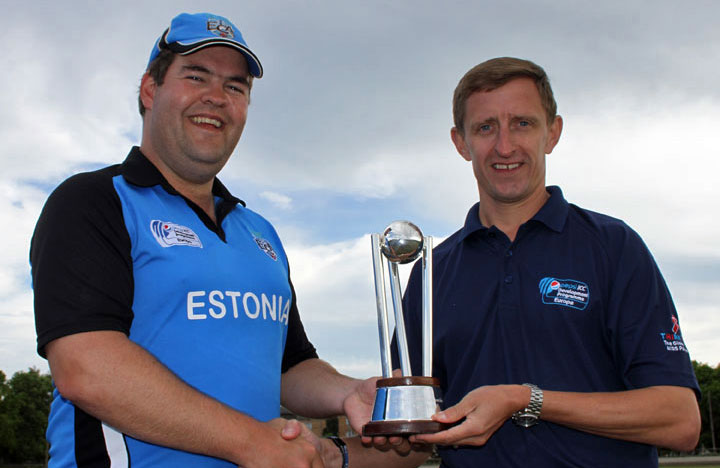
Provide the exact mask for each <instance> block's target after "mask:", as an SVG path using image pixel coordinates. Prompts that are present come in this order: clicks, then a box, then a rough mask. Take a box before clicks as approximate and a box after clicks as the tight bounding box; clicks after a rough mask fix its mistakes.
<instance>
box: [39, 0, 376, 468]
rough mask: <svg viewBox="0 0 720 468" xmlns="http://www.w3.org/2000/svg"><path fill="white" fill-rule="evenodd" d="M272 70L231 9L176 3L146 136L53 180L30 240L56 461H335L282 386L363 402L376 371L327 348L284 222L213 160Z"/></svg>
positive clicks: (295, 395) (317, 411)
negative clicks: (239, 190)
mask: <svg viewBox="0 0 720 468" xmlns="http://www.w3.org/2000/svg"><path fill="white" fill-rule="evenodd" d="M262 74H263V70H262V66H261V64H260V61H259V60H258V58H257V56H256V55H255V54H254V53H253V52H252V51H251V50H250V48H249V47H248V46H247V43H246V42H245V40H244V39H243V37H242V35H241V33H240V30H239V29H238V28H237V27H236V26H235V25H233V24H232V23H231V22H230V21H229V20H228V19H227V18H224V17H221V16H218V15H213V14H209V13H199V14H192V15H191V14H181V15H179V16H177V17H176V18H174V19H173V20H172V22H171V25H170V27H169V28H168V29H167V30H165V32H164V33H163V34H162V35H161V37H160V38H159V39H158V40H157V42H156V43H155V45H154V46H153V48H152V52H151V54H150V61H149V63H148V67H147V70H146V72H145V73H144V75H143V77H142V81H141V84H140V92H139V107H140V113H141V115H142V117H143V133H142V141H141V144H140V147H134V148H132V150H131V151H130V154H129V155H128V156H127V158H126V159H125V161H124V162H123V163H121V164H117V165H114V166H110V167H107V168H104V169H101V170H99V171H95V172H91V173H83V174H77V175H75V176H73V177H71V178H70V179H68V180H66V181H65V182H63V183H62V184H61V185H60V186H59V187H58V188H57V189H56V190H55V191H54V192H53V193H52V194H51V195H50V197H49V199H48V201H47V203H46V205H45V207H44V209H43V212H42V214H41V216H40V219H39V221H38V224H37V227H36V230H35V233H34V236H33V240H32V246H31V253H30V257H31V263H32V277H33V288H34V295H35V316H36V327H37V333H38V352H39V353H40V354H41V355H42V356H45V357H47V359H48V362H49V364H50V370H51V372H52V377H53V381H54V384H55V387H56V389H55V392H54V400H53V403H52V408H51V412H50V418H49V424H48V431H47V437H48V441H49V443H50V461H49V466H50V467H108V466H113V467H122V466H126V467H129V466H131V465H132V466H133V467H135V468H141V467H190V466H192V467H218V468H220V467H230V466H236V465H241V466H244V467H247V468H253V467H278V468H288V467H313V468H321V467H323V466H324V462H326V463H327V465H325V466H337V467H340V466H342V465H343V454H344V452H343V451H341V450H338V447H336V443H335V442H332V441H329V440H327V439H324V440H322V441H319V440H316V439H312V438H310V435H309V434H308V432H307V430H306V429H304V426H303V427H301V426H300V425H299V424H297V423H295V424H293V423H292V422H291V423H286V422H284V420H281V419H279V416H280V404H281V403H282V404H284V405H285V406H286V407H287V408H289V409H290V410H292V411H294V412H296V413H298V414H303V415H306V416H311V417H328V416H331V415H338V414H343V413H345V414H347V415H348V417H349V418H350V421H351V424H353V426H354V427H356V428H357V429H359V428H360V427H361V426H362V424H363V423H364V422H366V421H367V420H368V419H369V416H370V411H371V405H372V398H373V393H374V385H373V381H372V380H368V381H358V380H355V379H350V378H348V377H345V376H342V375H340V374H338V373H337V372H336V371H335V370H334V369H333V368H332V367H331V366H329V365H328V364H327V363H325V362H324V361H321V360H320V359H318V357H317V353H316V351H315V348H314V347H313V345H312V344H311V343H310V342H309V341H308V339H307V337H306V335H305V332H304V329H303V326H302V323H301V321H300V316H299V313H298V309H297V306H296V301H295V292H294V289H293V286H292V282H291V280H290V273H289V265H288V259H287V257H286V255H285V251H284V250H283V246H282V243H281V242H280V239H279V238H278V235H277V234H276V232H275V230H274V229H273V227H272V226H271V225H270V223H269V222H268V221H266V220H265V219H264V218H263V217H261V216H260V215H258V214H257V213H255V212H253V211H252V210H250V209H248V208H247V207H246V206H245V204H244V203H243V202H242V201H240V200H239V199H238V198H236V197H234V196H233V195H232V194H231V193H230V192H229V191H228V189H227V188H225V187H224V186H223V184H222V183H220V181H219V180H218V179H217V177H216V176H217V174H218V172H220V170H221V169H222V168H223V166H224V165H225V163H226V162H227V161H228V159H229V158H230V156H231V154H232V152H233V151H234V149H235V146H236V144H237V142H238V140H239V139H240V136H241V135H242V132H243V128H244V127H245V122H246V120H247V116H248V106H249V103H250V91H251V88H252V83H253V79H257V78H260V77H261V76H262ZM299 435H303V437H298V436H299ZM337 443H338V444H340V446H342V445H343V444H342V443H341V442H339V441H338V442H337ZM343 450H344V447H343ZM366 452H367V451H366Z"/></svg>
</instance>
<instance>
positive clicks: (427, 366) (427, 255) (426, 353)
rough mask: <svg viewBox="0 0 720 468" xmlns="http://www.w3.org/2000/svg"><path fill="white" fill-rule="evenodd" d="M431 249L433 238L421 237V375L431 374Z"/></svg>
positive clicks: (428, 375)
mask: <svg viewBox="0 0 720 468" xmlns="http://www.w3.org/2000/svg"><path fill="white" fill-rule="evenodd" d="M432 249H433V238H432V237H430V236H425V237H424V238H423V257H422V262H423V263H422V276H423V281H422V282H423V327H422V328H423V341H422V350H423V353H422V354H423V365H422V370H423V375H424V376H427V377H430V376H432V361H433V347H432V345H433V343H432V336H433V301H432V297H433V291H432V268H433V265H432V253H433V252H432Z"/></svg>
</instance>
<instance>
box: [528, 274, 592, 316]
mask: <svg viewBox="0 0 720 468" xmlns="http://www.w3.org/2000/svg"><path fill="white" fill-rule="evenodd" d="M538 286H539V288H540V295H541V296H542V301H543V304H554V305H560V306H564V307H572V308H573V309H578V310H585V308H586V307H587V305H588V302H589V301H590V288H588V285H587V284H585V283H583V282H582V281H577V280H573V279H558V278H552V277H546V278H543V279H541V280H540V284H539V285H538Z"/></svg>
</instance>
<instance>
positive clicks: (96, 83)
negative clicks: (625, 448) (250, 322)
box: [0, 0, 720, 376]
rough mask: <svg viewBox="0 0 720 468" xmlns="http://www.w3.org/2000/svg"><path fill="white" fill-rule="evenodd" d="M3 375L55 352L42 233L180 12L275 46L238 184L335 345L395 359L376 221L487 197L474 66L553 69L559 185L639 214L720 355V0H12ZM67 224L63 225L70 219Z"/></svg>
mask: <svg viewBox="0 0 720 468" xmlns="http://www.w3.org/2000/svg"><path fill="white" fill-rule="evenodd" d="M0 7H1V8H2V15H0V44H2V57H3V59H4V64H5V72H4V73H3V79H2V86H0V108H1V109H2V113H0V141H2V146H0V161H1V163H2V170H0V194H1V195H2V196H1V197H0V198H1V200H0V224H2V225H3V226H5V229H6V231H5V242H4V243H3V244H4V247H3V251H4V255H3V256H2V258H1V259H0V301H1V302H0V324H1V325H0V370H3V371H4V372H5V373H6V374H12V373H13V372H15V371H18V370H25V369H27V368H28V367H30V366H36V367H39V368H40V369H43V370H46V369H47V364H46V363H45V361H43V360H42V359H41V358H39V357H38V356H37V355H36V353H35V332H34V323H33V314H32V294H31V289H30V281H29V265H28V253H27V252H28V247H29V241H30V236H31V234H32V230H33V228H34V224H35V221H36V219H37V216H38V214H39V212H40V209H41V208H42V205H43V203H44V201H45V199H46V197H47V195H48V193H49V191H50V190H52V188H54V187H55V186H56V185H57V184H58V183H60V182H61V181H62V180H63V179H65V178H66V177H68V176H69V175H71V174H73V173H75V172H79V171H83V170H88V169H94V168H98V167H101V166H104V165H107V164H111V163H115V162H119V161H122V159H124V157H125V155H126V154H127V152H128V150H129V148H130V147H131V145H133V144H137V143H138V142H139V139H140V130H141V126H140V117H139V115H138V114H137V110H136V106H137V104H136V99H137V86H138V84H139V79H140V76H141V74H142V72H143V71H144V68H145V65H146V62H147V59H148V55H149V52H150V48H151V46H152V45H153V43H154V41H155V39H156V38H157V37H158V36H159V35H160V33H161V32H162V31H163V30H164V29H165V28H166V27H167V25H168V24H169V21H170V18H172V17H173V16H174V15H176V14H177V13H179V12H181V11H188V12H197V11H213V12H216V13H219V14H222V15H225V16H227V17H229V18H231V19H232V20H233V21H234V22H235V23H236V24H237V25H238V26H239V27H240V28H241V29H242V32H243V34H244V36H245V38H246V40H247V41H248V43H249V44H250V46H251V47H252V48H253V50H254V51H255V52H256V53H257V55H258V56H259V57H260V59H261V61H262V63H263V65H264V68H265V73H266V75H265V77H264V78H262V80H259V81H257V82H256V83H255V86H254V88H253V97H252V105H251V108H250V117H249V121H248V125H247V126H246V129H245V133H244V135H243V138H242V140H241V142H240V144H239V146H238V148H237V149H236V151H235V154H234V156H233V158H232V159H231V162H230V163H229V164H228V166H227V167H226V168H225V169H224V170H223V172H222V173H221V176H220V177H221V179H222V180H223V181H224V182H225V184H226V185H228V186H229V188H230V189H231V191H232V192H233V193H235V194H236V195H237V196H239V197H240V198H242V199H243V200H245V201H246V202H247V203H248V206H250V207H252V208H253V209H255V210H257V211H259V212H260V213H262V214H264V215H265V216H266V217H267V218H269V219H270V220H271V221H272V222H273V223H274V224H275V226H276V228H277V230H278V231H279V233H280V235H281V237H282V238H283V240H284V243H285V246H286V249H287V251H288V253H289V256H290V261H291V265H292V270H293V279H294V282H295V286H296V289H297V292H298V296H299V298H298V301H299V306H300V310H301V314H302V316H303V319H304V322H305V326H306V329H307V331H308V334H309V336H310V338H311V339H312V340H313V342H314V343H315V344H316V346H317V347H318V349H319V351H320V354H321V356H322V357H323V358H325V359H327V360H329V361H330V362H332V363H333V364H334V365H336V367H338V368H339V369H340V370H342V371H344V372H346V373H350V374H353V375H357V376H369V375H373V374H377V373H379V372H380V366H379V358H378V355H379V352H378V338H377V336H378V335H377V326H376V323H377V322H376V315H375V314H376V312H375V302H374V291H373V285H372V265H371V259H370V248H369V239H368V234H369V233H371V232H377V231H381V230H382V229H383V228H384V227H385V226H386V225H387V224H388V223H389V222H391V221H393V220H395V219H401V218H406V219H410V220H413V221H414V222H416V223H417V224H418V225H419V226H421V227H422V228H423V230H424V231H425V233H426V234H431V235H434V236H437V237H438V238H443V237H446V236H447V235H449V234H451V233H452V232H454V231H455V230H456V229H457V228H458V227H459V226H460V225H461V224H462V222H463V220H464V216H465V213H466V211H467V209H468V208H469V207H470V206H471V204H472V203H474V202H475V201H476V199H477V190H476V186H475V182H474V179H473V178H472V174H471V169H470V166H469V165H468V163H465V162H464V161H463V160H462V159H461V158H460V157H459V156H458V155H457V154H456V152H455V150H454V148H453V147H452V145H451V142H450V139H449V129H450V127H451V125H452V118H451V96H452V92H453V90H454V88H455V85H456V84H457V81H458V80H459V78H460V77H461V76H462V75H463V74H464V73H465V72H466V71H467V69H469V68H470V67H471V66H473V65H475V64H477V63H479V62H482V61H484V60H486V59H488V58H491V57H496V56H508V55H509V56H518V57H523V58H528V59H531V60H534V61H536V62H537V63H539V64H541V65H542V66H543V67H544V68H545V69H546V70H547V71H548V73H549V75H550V79H551V81H552V84H553V88H554V90H555V95H556V99H557V101H558V105H559V112H560V114H561V115H562V116H563V117H564V120H565V128H564V133H563V137H562V138H561V141H560V143H559V145H558V146H557V148H556V149H555V151H554V152H553V154H552V155H551V156H549V159H548V183H549V184H558V185H560V186H561V187H562V188H563V190H564V192H565V195H566V197H567V198H568V199H569V200H570V201H572V202H575V203H577V204H579V205H581V206H584V207H586V208H590V209H593V210H596V211H601V212H604V213H608V214H611V215H613V216H616V217H619V218H622V219H623V220H625V221H626V222H627V223H628V224H630V226H632V227H633V228H635V229H636V230H637V231H638V232H639V233H640V235H641V236H643V238H644V239H645V241H646V243H647V244H648V246H649V247H650V249H651V250H652V251H653V253H654V255H655V258H656V260H657V262H658V263H659V265H660V267H661V269H662V270H663V272H664V275H665V277H666V280H667V282H668V285H669V287H670V289H671V291H672V294H673V296H674V298H675V301H676V305H677V308H678V310H679V313H680V320H681V324H682V326H683V328H682V330H683V335H684V337H685V340H686V344H687V345H688V347H689V348H690V351H691V355H692V357H693V358H694V359H697V360H699V361H701V362H706V363H709V364H711V365H713V366H715V365H717V364H718V363H719V362H720V338H719V337H720V313H719V312H720V311H719V310H718V309H719V307H718V304H720V241H719V240H718V239H719V238H720V218H719V217H718V216H717V215H718V201H720V184H718V183H717V179H718V173H720V150H719V149H718V148H720V130H718V128H719V127H720V125H719V124H720V87H718V86H717V81H718V76H720V61H718V57H720V33H719V32H718V28H717V18H718V17H720V2H717V1H714V0H705V1H702V0H693V1H690V2H677V1H668V0H652V1H650V0H648V1H635V2H626V1H620V0H610V1H606V2H596V1H583V0H573V1H571V0H556V1H542V0H519V1H515V2H490V1H481V0H472V1H446V2H440V1H427V0H400V1H380V0H366V1H362V2H346V1H342V0H341V1H333V2H331V1H299V0H298V1H290V0H280V1H275V2H267V1H264V0H263V1H261V0H252V1H221V0H217V1H212V0H205V1H203V2H198V1H185V0H175V1H172V2H171V1H155V2H146V1H142V2H140V1H134V0H130V1H125V2H100V1H97V2H90V1H87V2H80V1H66V2H56V1H52V2H51V1H40V0H35V1H33V2H15V1H10V0H0ZM58 235H62V233H58Z"/></svg>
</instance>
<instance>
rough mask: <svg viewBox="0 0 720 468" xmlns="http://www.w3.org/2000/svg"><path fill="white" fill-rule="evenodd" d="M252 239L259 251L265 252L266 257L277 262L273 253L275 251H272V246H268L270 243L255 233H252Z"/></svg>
mask: <svg viewBox="0 0 720 468" xmlns="http://www.w3.org/2000/svg"><path fill="white" fill-rule="evenodd" d="M253 239H255V243H256V244H257V246H258V248H259V249H260V250H262V251H263V252H265V253H266V254H267V255H268V257H270V258H272V259H273V260H275V261H276V262H277V258H278V257H277V254H276V253H275V250H274V249H273V246H272V245H271V244H270V242H268V241H267V240H265V239H263V238H262V237H260V234H257V233H253Z"/></svg>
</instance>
